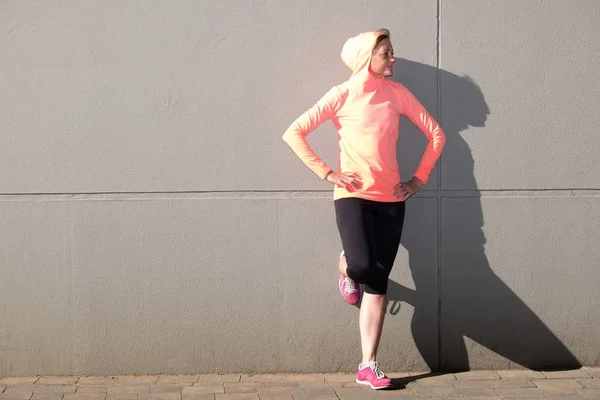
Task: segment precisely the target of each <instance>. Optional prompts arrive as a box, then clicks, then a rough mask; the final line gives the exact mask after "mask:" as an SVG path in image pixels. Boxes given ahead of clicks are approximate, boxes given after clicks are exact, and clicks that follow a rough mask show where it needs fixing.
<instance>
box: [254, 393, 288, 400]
mask: <svg viewBox="0 0 600 400" xmlns="http://www.w3.org/2000/svg"><path fill="white" fill-rule="evenodd" d="M258 398H259V399H260V400H294V398H293V397H292V396H291V395H285V394H260V393H259V394H258Z"/></svg>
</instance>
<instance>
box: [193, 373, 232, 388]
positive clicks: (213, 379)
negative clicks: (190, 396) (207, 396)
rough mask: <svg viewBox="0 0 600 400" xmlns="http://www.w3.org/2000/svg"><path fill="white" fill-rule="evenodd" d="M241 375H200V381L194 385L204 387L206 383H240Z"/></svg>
mask: <svg viewBox="0 0 600 400" xmlns="http://www.w3.org/2000/svg"><path fill="white" fill-rule="evenodd" d="M240 378H241V375H237V374H223V375H219V374H211V375H198V380H197V381H196V382H195V383H194V386H196V385H202V384H204V383H220V384H223V383H235V382H239V381H240Z"/></svg>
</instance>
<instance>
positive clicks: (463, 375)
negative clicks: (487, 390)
mask: <svg viewBox="0 0 600 400" xmlns="http://www.w3.org/2000/svg"><path fill="white" fill-rule="evenodd" d="M454 376H455V377H456V379H459V380H460V379H468V380H475V379H500V375H498V373H496V372H495V371H466V372H459V373H456V374H454Z"/></svg>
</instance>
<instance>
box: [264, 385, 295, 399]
mask: <svg viewBox="0 0 600 400" xmlns="http://www.w3.org/2000/svg"><path fill="white" fill-rule="evenodd" d="M256 393H257V394H258V395H259V397H262V396H263V395H267V394H269V395H280V396H290V397H291V396H293V395H300V394H304V392H303V391H302V389H300V387H298V386H296V387H292V386H287V387H286V386H284V387H280V386H264V387H260V388H258V389H257V390H256Z"/></svg>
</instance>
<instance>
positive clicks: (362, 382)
mask: <svg viewBox="0 0 600 400" xmlns="http://www.w3.org/2000/svg"><path fill="white" fill-rule="evenodd" d="M356 383H358V384H359V385H369V386H371V389H373V390H381V389H389V388H391V387H394V385H393V384H390V385H388V386H373V385H371V382H368V381H359V380H358V379H356Z"/></svg>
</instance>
